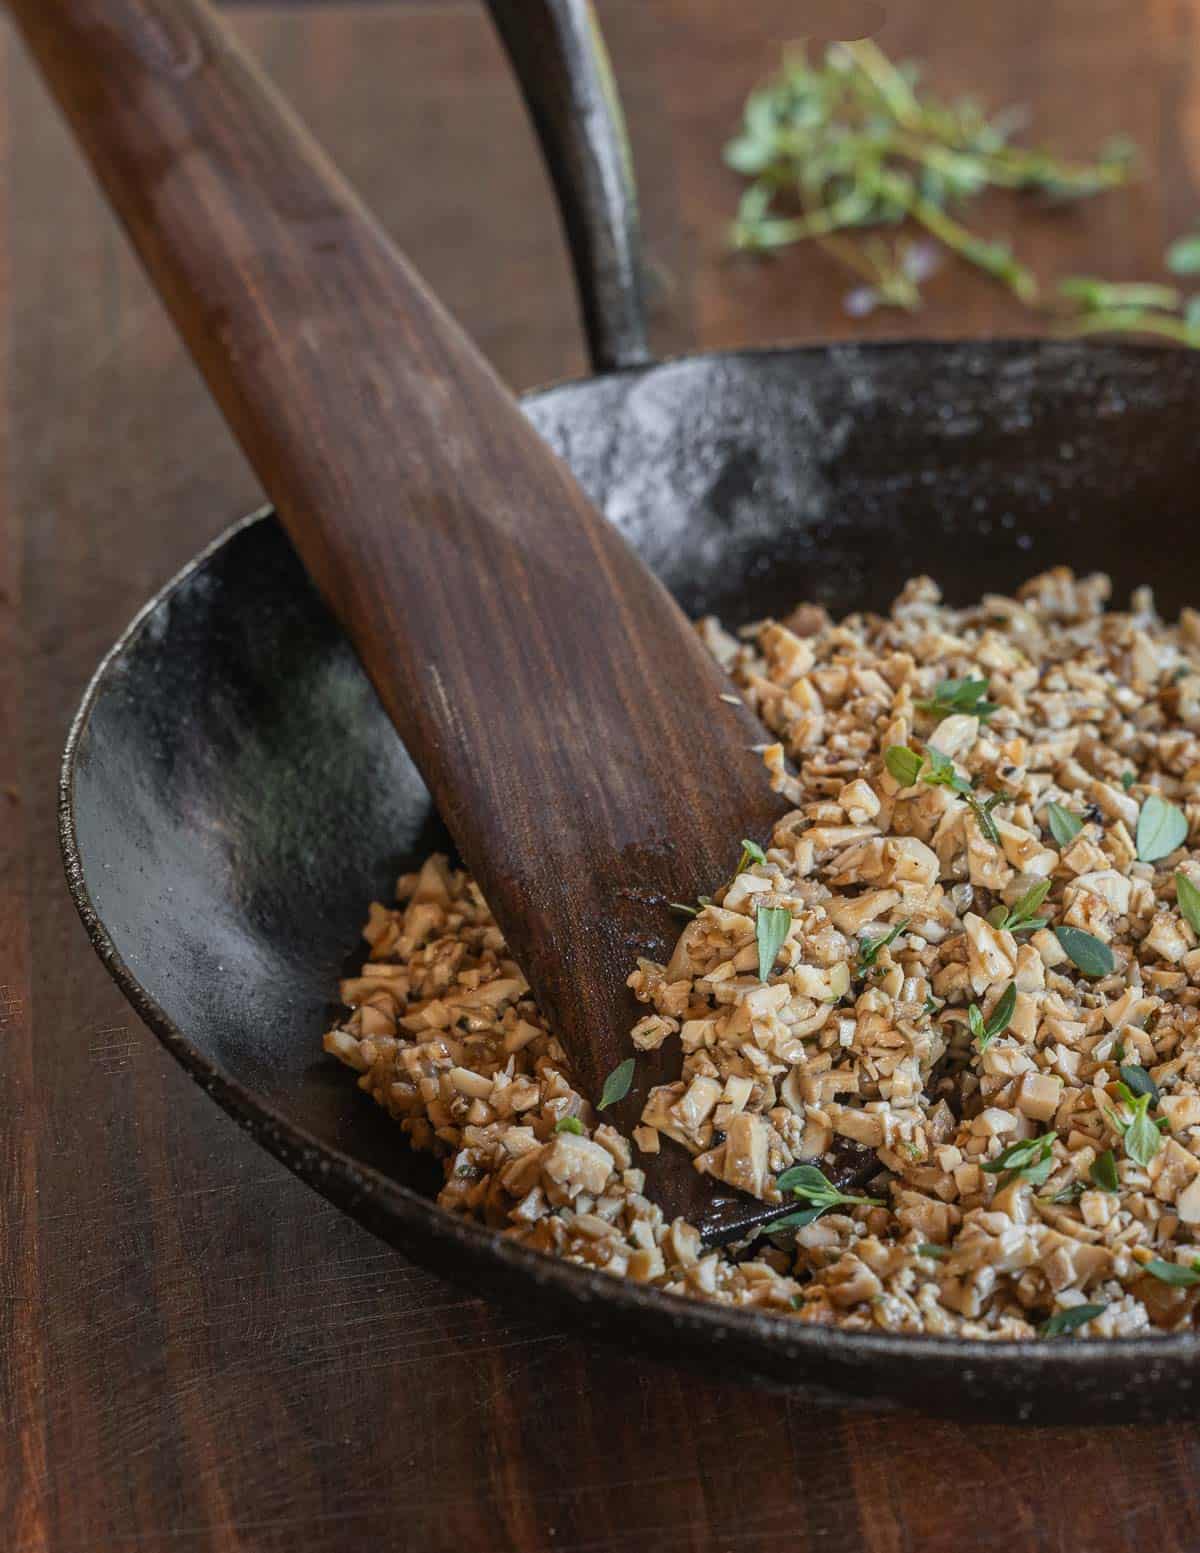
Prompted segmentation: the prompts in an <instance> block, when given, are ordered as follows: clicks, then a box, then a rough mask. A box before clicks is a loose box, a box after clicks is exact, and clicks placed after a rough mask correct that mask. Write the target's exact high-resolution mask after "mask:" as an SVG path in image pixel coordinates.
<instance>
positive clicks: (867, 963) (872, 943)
mask: <svg viewBox="0 0 1200 1553" xmlns="http://www.w3.org/2000/svg"><path fill="white" fill-rule="evenodd" d="M908 923H909V919H908V918H907V917H901V919H900V921H899V922H897V923H895V924H894V926H892V927H890V928H889V929H888V930H887V932H886V933H884V934H882V935H881V936H880V937H879V938H871V939H865V940H863V941H862V942H861V943H860V944H859V946H858V960H857V964H856V965H855V968H854V974H855V975H856V976H862V975H863V974H864V972H866V971H868V970H870V968H871V966H873V965H874V964H875V961H876V960H877V959H878V957H879V951H880V950H881V949H886V948H887V947H888V945H889V944H894V943H895V942H896V940H897V939H898V938H899V937H900V934H901V933H903V931H904V929H905V928H906V927H907V926H908Z"/></svg>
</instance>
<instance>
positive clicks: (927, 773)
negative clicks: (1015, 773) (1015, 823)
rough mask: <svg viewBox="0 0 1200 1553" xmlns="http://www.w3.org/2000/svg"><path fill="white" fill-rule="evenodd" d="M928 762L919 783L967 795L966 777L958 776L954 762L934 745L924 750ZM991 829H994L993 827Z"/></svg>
mask: <svg viewBox="0 0 1200 1553" xmlns="http://www.w3.org/2000/svg"><path fill="white" fill-rule="evenodd" d="M925 753H926V756H927V758H928V761H929V769H928V770H923V771H922V772H921V781H922V782H927V783H928V784H929V786H930V787H948V788H950V789H951V791H953V792H956V793H969V792H970V791H971V784H970V782H968V781H967V779H966V777H961V776H959V774H958V772H957V771H956V770H955V769H954V762H953V761H952V760H951V759H950V757H949V755H943V754H942V752H941V750H939V749H938V748H937V747H936V745H933V744H931V745H930V746H929V748H928V749H927V750H926V752H925ZM993 829H995V827H994V826H993Z"/></svg>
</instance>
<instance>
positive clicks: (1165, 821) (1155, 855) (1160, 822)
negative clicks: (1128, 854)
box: [1137, 793, 1188, 863]
mask: <svg viewBox="0 0 1200 1553" xmlns="http://www.w3.org/2000/svg"><path fill="white" fill-rule="evenodd" d="M1187 833H1188V822H1187V815H1186V814H1184V812H1183V810H1182V809H1177V808H1176V807H1175V805H1174V804H1173V803H1168V802H1167V800H1166V799H1165V798H1163V797H1161V796H1160V795H1159V794H1158V793H1151V794H1150V796H1149V797H1148V798H1147V799H1146V801H1145V803H1144V804H1143V805H1142V808H1141V813H1140V814H1139V815H1138V822H1137V855H1138V860H1139V861H1140V862H1143V863H1156V862H1158V860H1159V858H1160V857H1166V856H1167V855H1168V854H1169V853H1171V852H1174V851H1175V849H1176V848H1177V847H1181V846H1182V845H1183V843H1184V842H1185V841H1186V840H1187Z"/></svg>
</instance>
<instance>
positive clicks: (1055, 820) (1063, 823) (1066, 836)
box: [1046, 801, 1083, 847]
mask: <svg viewBox="0 0 1200 1553" xmlns="http://www.w3.org/2000/svg"><path fill="white" fill-rule="evenodd" d="M1046 819H1047V822H1048V823H1049V826H1050V834H1051V835H1052V836H1053V837H1054V839H1055V841H1057V843H1058V845H1059V846H1060V847H1066V846H1070V844H1071V842H1072V841H1074V840H1075V837H1076V836H1078V834H1079V832H1080V831H1081V830H1082V829H1083V821H1082V820H1081V819H1080V818H1079V816H1078V815H1076V814H1072V813H1071V811H1070V809H1064V808H1063V806H1062V804H1060V803H1055V802H1053V801H1051V802H1050V803H1048V804H1047V805H1046Z"/></svg>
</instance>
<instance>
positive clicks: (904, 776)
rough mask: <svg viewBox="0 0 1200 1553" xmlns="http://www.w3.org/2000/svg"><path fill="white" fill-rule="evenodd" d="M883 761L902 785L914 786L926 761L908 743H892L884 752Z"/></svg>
mask: <svg viewBox="0 0 1200 1553" xmlns="http://www.w3.org/2000/svg"><path fill="white" fill-rule="evenodd" d="M883 763H884V765H885V766H886V767H887V768H888V771H889V772H890V773H891V774H892V776H894V777H895V779H896V781H897V782H899V784H900V786H901V787H914V786H915V785H916V781H917V778H918V777H919V776H920V774H921V767H922V766H923V765H924V764H925V762H924V761H923V760H922V759H921V757H920V756H919V755H918V754H917V752H916V750H910V749H909V747H908V745H907V744H892V745H890V746H889V747H888V749H887V750H886V751H885V752H884V756H883Z"/></svg>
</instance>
